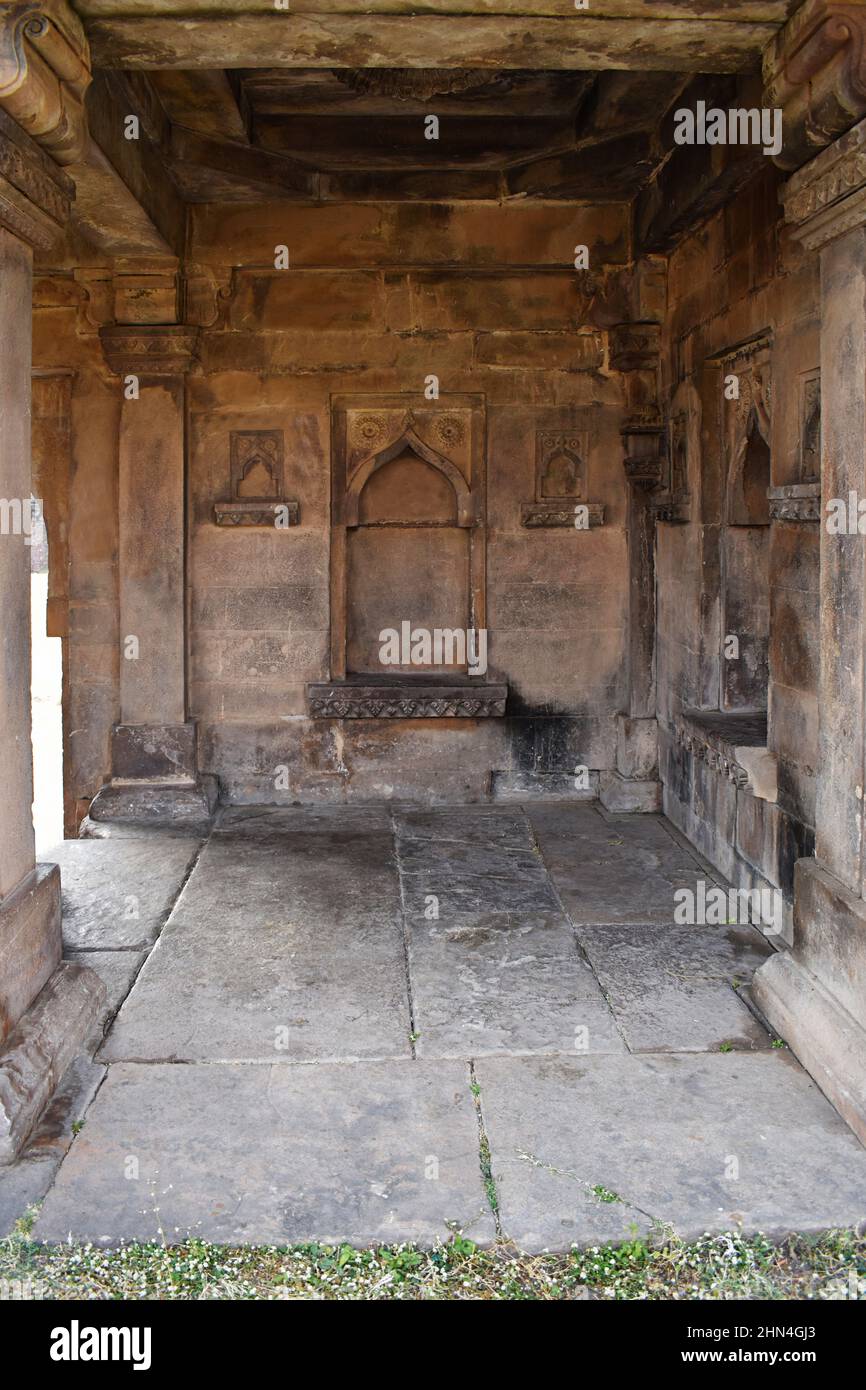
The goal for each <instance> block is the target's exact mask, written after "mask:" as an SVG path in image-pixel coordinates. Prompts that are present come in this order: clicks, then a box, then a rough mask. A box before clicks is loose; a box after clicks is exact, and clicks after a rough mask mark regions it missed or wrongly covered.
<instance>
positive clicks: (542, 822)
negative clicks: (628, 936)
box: [528, 806, 705, 925]
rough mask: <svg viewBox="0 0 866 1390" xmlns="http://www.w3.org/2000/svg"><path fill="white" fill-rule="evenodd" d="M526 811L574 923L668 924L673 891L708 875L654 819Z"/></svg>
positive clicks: (588, 811) (584, 810)
mask: <svg viewBox="0 0 866 1390" xmlns="http://www.w3.org/2000/svg"><path fill="white" fill-rule="evenodd" d="M528 815H529V819H530V822H531V824H532V827H533V829H534V831H535V834H536V837H537V839H538V844H539V848H540V850H541V854H542V857H543V859H544V862H545V864H546V865H547V868H548V871H549V873H550V874H551V875H552V877H553V879H554V881H555V883H556V886H557V891H558V893H559V895H560V898H561V899H562V902H563V904H564V906H565V909H566V911H567V912H568V914H569V916H570V917H571V919H572V921H573V922H575V923H576V924H580V923H587V924H589V925H600V924H604V923H616V922H620V923H636V924H638V925H640V924H641V923H644V922H673V914H674V908H675V906H676V903H675V899H674V893H675V892H676V890H677V889H678V888H690V889H694V887H695V884H696V883H697V881H698V879H700V878H703V877H705V874H704V871H703V869H702V868H701V865H700V861H699V860H698V859H697V857H696V856H695V855H694V854H693V853H690V852H689V851H687V850H684V849H683V848H682V846H681V845H680V844H679V842H678V841H676V840H674V838H673V837H672V836H671V835H670V834H669V833H668V832H667V830H666V829H665V828H664V824H663V823H662V822H661V821H660V820H658V819H655V818H653V819H650V818H646V819H644V818H640V819H637V820H631V819H625V818H624V819H623V820H618V819H613V818H612V819H610V820H606V819H605V818H604V817H603V816H602V815H601V814H600V813H599V812H598V810H596V809H595V807H593V806H568V807H566V806H562V807H549V806H533V807H531V808H530V809H529V811H528ZM612 878H613V879H614V880H615V881H616V884H617V891H616V894H611V891H610V883H611V879H612Z"/></svg>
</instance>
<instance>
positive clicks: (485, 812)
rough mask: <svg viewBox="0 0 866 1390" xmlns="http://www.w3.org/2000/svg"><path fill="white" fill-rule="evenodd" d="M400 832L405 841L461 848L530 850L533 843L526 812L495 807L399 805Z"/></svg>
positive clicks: (396, 817) (396, 816)
mask: <svg viewBox="0 0 866 1390" xmlns="http://www.w3.org/2000/svg"><path fill="white" fill-rule="evenodd" d="M393 817H394V825H395V829H396V832H397V834H398V836H399V837H400V839H402V840H436V841H446V842H448V843H452V844H459V845H474V844H480V845H484V846H490V845H499V846H502V847H503V848H506V849H507V848H512V849H526V848H527V846H528V845H529V844H530V843H531V837H530V835H529V826H528V822H527V819H526V816H525V815H524V813H523V811H522V810H514V809H512V808H511V807H495V806H446V807H441V806H440V807H432V808H429V809H424V810H420V809H418V808H417V807H416V808H410V807H402V806H395V807H394V809H393Z"/></svg>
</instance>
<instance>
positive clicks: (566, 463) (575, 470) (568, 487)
mask: <svg viewBox="0 0 866 1390" xmlns="http://www.w3.org/2000/svg"><path fill="white" fill-rule="evenodd" d="M588 454H589V431H588V430H539V431H538V432H537V434H536V436H535V501H534V503H532V504H531V505H529V506H526V507H524V508H523V512H522V521H523V525H524V526H530V527H539V526H542V527H546V526H569V527H577V528H580V525H581V518H579V517H578V516H577V514H576V508H577V504H584V505H583V507H582V509H581V510H582V511H583V512H584V513H585V516H584V518H583V520H584V521H585V523H586V525H589V526H600V525H602V523H603V521H604V508H603V507H601V506H599V505H598V504H597V503H592V504H590V503H587V502H586V460H587V457H588Z"/></svg>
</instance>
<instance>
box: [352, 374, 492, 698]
mask: <svg viewBox="0 0 866 1390" xmlns="http://www.w3.org/2000/svg"><path fill="white" fill-rule="evenodd" d="M484 454H485V411H484V398H483V397H482V396H474V395H473V396H466V395H461V396H448V397H443V398H442V399H441V400H439V401H426V400H424V399H423V397H418V396H405V395H399V396H376V397H363V396H362V397H353V396H347V397H338V398H334V399H333V400H332V457H331V478H332V494H331V515H332V527H331V680H332V682H345V683H346V685H347V686H351V685H356V686H365V687H371V686H373V685H376V684H381V685H388V684H390V685H392V686H398V687H400V689H401V690H402V689H403V688H404V687H405V688H406V690H411V689H412V688H415V687H417V686H419V685H420V684H422V683H426V685H436V684H437V683H439V684H442V685H443V686H449V687H450V686H457V687H460V688H463V687H466V686H469V687H470V688H471V689H475V688H477V687H479V686H482V685H483V684H484V677H483V676H476V677H472V676H470V674H469V672H468V669H467V663H466V662H465V661H464V662H459V661H458V660H456V659H452V660H451V661H450V663H449V662H447V661H446V662H445V663H440V664H438V665H437V664H435V663H434V662H433V661H432V660H431V662H430V663H429V664H418V663H417V662H414V661H411V662H408V663H402V662H397V663H394V664H385V663H383V661H382V659H381V649H382V641H381V637H380V634H381V633H382V631H383V630H385V629H393V630H395V631H397V632H400V631H401V625H402V624H404V623H409V624H410V625H411V628H412V629H416V628H424V629H427V630H429V631H431V632H433V631H435V630H436V629H442V630H447V629H452V630H453V629H462V630H463V631H466V630H468V629H478V628H484V627H486V593H485V570H486V560H485V458H484ZM440 656H441V653H440ZM411 706H412V698H411V696H407V700H406V702H404V705H403V708H402V713H403V714H404V715H405V714H406V713H407V712H408V713H409V714H410V715H411V713H412V712H413V710H412V708H411ZM445 712H451V711H450V710H449V711H445ZM479 712H483V711H479ZM491 712H493V711H491Z"/></svg>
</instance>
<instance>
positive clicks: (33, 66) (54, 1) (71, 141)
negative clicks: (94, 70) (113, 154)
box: [0, 0, 90, 165]
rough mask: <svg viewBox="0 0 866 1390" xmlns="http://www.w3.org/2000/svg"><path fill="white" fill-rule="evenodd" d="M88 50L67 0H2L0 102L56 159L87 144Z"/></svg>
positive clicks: (72, 157) (70, 158) (75, 157)
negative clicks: (18, 0) (16, 0)
mask: <svg viewBox="0 0 866 1390" xmlns="http://www.w3.org/2000/svg"><path fill="white" fill-rule="evenodd" d="M89 84H90V50H89V48H88V44H87V39H86V37H85V33H84V27H83V25H82V23H81V20H80V19H79V18H78V16H77V15H76V14H75V12H74V11H73V10H72V9H71V8H70V7H69V5H67V4H66V3H65V0H36V3H33V0H23V3H11V4H10V3H8V0H0V106H2V107H3V108H4V110H5V111H6V112H7V113H8V114H9V115H10V116H11V117H12V119H13V120H14V121H16V122H17V124H18V125H19V126H20V127H21V129H22V130H24V131H25V132H26V133H27V134H28V135H29V136H31V138H32V139H34V140H36V141H37V142H38V144H40V145H41V146H42V147H43V149H45V150H46V151H47V152H48V154H50V155H51V156H52V158H53V159H54V160H56V162H57V163H58V164H64V165H65V164H77V163H79V162H80V161H81V160H82V159H83V158H84V156H85V154H86V150H87V145H88V140H89V137H88V131H87V118H86V115H85V110H84V95H85V92H86V91H87V88H88V86H89Z"/></svg>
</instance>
